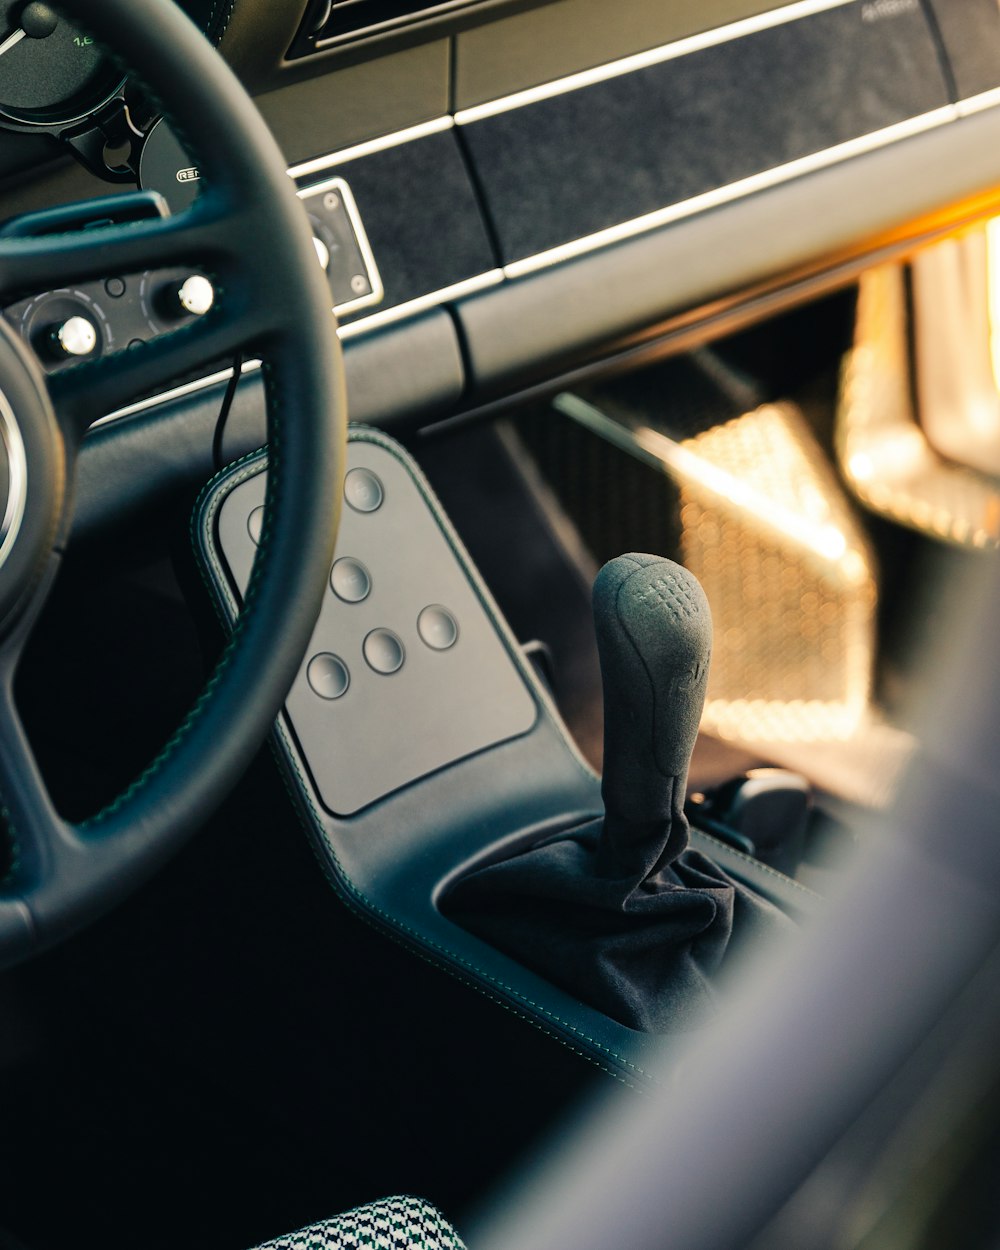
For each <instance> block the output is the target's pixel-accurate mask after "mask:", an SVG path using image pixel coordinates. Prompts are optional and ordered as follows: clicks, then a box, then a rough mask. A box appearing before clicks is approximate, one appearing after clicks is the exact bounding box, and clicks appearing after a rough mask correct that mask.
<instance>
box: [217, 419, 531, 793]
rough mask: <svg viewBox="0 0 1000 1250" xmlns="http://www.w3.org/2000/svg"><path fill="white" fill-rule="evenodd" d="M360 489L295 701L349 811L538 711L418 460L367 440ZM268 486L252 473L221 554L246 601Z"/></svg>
mask: <svg viewBox="0 0 1000 1250" xmlns="http://www.w3.org/2000/svg"><path fill="white" fill-rule="evenodd" d="M359 482H360V483H362V484H363V485H364V487H365V489H364V490H363V491H360V490H359V491H358V493H357V495H356V496H355V506H346V507H344V508H343V509H342V510H341V522H340V536H339V538H338V541H337V552H336V557H335V560H334V564H333V567H332V569H331V574H330V579H329V581H328V585H327V591H326V595H325V598H324V602H323V608H322V612H321V614H320V618H319V621H318V623H317V626H316V630H315V633H314V634H313V638H312V642H311V644H310V648H309V651H308V653H307V656H306V660H305V662H304V664H303V666H302V669H301V671H300V672H299V675H298V677H297V678H296V680H295V684H294V685H293V687H292V690H291V693H290V694H289V697H288V701H287V704H286V712H287V715H288V721H289V723H290V725H291V728H292V731H293V733H294V735H295V737H296V739H297V740H298V742H299V746H300V748H301V751H302V755H303V756H304V758H305V762H306V765H307V767H308V769H309V771H310V773H311V774H312V778H313V781H314V784H315V788H316V791H317V793H318V795H319V797H320V800H321V801H322V803H323V806H324V807H325V808H326V809H327V810H328V811H330V812H331V813H333V814H335V815H339V816H349V815H352V814H353V813H355V812H357V811H360V810H361V809H362V808H364V807H367V806H368V805H369V804H371V803H373V802H375V801H376V800H378V799H380V798H383V797H384V796H385V795H387V794H390V793H391V792H392V791H394V790H398V789H400V788H401V787H402V786H405V785H407V784H409V783H410V782H413V781H415V780H417V779H418V778H420V777H423V776H426V775H427V774H429V773H432V772H435V771H437V770H438V769H440V768H444V767H446V766H448V765H450V764H453V763H455V762H456V761H458V760H460V759H463V758H464V757H466V756H469V755H472V754H475V753H477V752H479V751H482V750H484V749H486V748H488V747H491V746H495V745H497V744H498V743H501V742H504V741H506V740H508V739H510V738H514V737H518V736H520V735H521V734H524V733H527V732H528V730H530V729H531V728H532V726H533V725H534V723H535V720H536V716H537V708H536V704H535V701H534V698H533V697H532V695H531V694H530V692H529V690H528V687H527V685H526V683H525V680H524V678H523V676H522V674H521V672H520V671H519V669H518V667H517V665H516V664H515V662H514V660H513V658H512V656H511V654H510V652H509V650H508V648H507V645H506V643H505V641H504V639H503V638H502V637H501V635H500V633H499V631H498V629H497V626H496V625H495V624H494V622H493V620H492V619H491V617H490V615H489V613H488V612H487V610H486V607H485V606H484V603H483V600H482V599H481V598H480V596H479V594H478V592H477V590H476V588H475V586H474V585H473V583H472V582H471V580H470V578H469V575H468V573H467V572H466V570H465V568H464V567H463V565H462V563H461V561H460V559H459V557H458V556H457V554H456V552H455V550H454V548H453V547H452V545H451V543H450V541H449V539H448V537H447V535H446V533H445V530H444V529H443V527H442V524H441V522H440V521H439V520H438V517H437V515H436V512H435V509H434V506H433V505H432V504H431V502H430V501H429V500H428V498H427V496H425V494H424V492H423V491H422V490H421V488H420V486H419V485H418V483H417V481H416V480H415V478H414V477H413V476H412V475H411V473H410V471H409V469H408V467H407V465H406V463H405V460H404V459H403V458H402V457H401V456H400V455H397V454H396V453H394V452H393V451H392V450H391V449H390V448H389V447H387V446H384V445H382V444H380V443H375V442H369V441H367V439H364V438H354V439H352V441H351V442H350V444H349V455H348V475H347V485H346V490H345V494H346V495H347V500H348V503H350V499H351V493H352V488H354V487H356V485H357V484H358V483H359ZM265 486H266V473H264V472H261V473H258V474H257V475H256V476H254V477H251V478H248V479H247V480H246V481H244V482H242V483H241V484H240V485H239V486H237V487H235V488H234V490H233V491H232V493H231V494H230V495H229V496H228V497H227V499H226V500H225V502H224V503H223V505H222V507H221V509H220V513H219V521H218V541H219V546H220V548H221V551H222V554H223V557H224V559H225V561H226V563H227V564H228V567H229V570H230V573H231V576H232V578H233V581H234V583H235V585H236V588H237V590H238V591H239V592H240V593H242V592H243V590H244V588H245V587H246V584H247V581H248V579H249V576H250V568H251V565H252V563H253V558H254V555H255V553H256V543H255V541H254V534H255V533H256V534H257V536H259V533H260V530H259V524H258V523H257V522H258V521H259V517H260V515H261V514H260V512H259V511H258V510H259V509H260V507H261V505H262V504H263V501H264V492H265ZM376 486H377V490H376V489H375V487H376ZM376 499H378V504H377V506H375V507H372V506H371V505H372V503H373V502H374V501H375V500H376ZM357 502H361V503H363V504H365V505H367V510H365V509H364V508H362V509H359V508H358V507H357ZM362 591H364V593H363V594H362V593H361V592H362Z"/></svg>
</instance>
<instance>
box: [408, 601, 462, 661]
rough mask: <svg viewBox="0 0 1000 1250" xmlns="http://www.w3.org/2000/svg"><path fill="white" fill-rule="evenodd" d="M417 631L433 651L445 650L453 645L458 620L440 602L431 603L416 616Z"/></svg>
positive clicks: (456, 635)
mask: <svg viewBox="0 0 1000 1250" xmlns="http://www.w3.org/2000/svg"><path fill="white" fill-rule="evenodd" d="M417 633H418V634H419V635H420V637H421V638H422V639H423V641H424V642H425V643H426V644H427V645H428V646H429V647H430V648H432V650H434V651H447V650H448V648H449V647H453V646H454V645H455V639H456V638H457V637H458V622H457V621H456V620H455V618H454V617H453V616H452V614H451V613H450V612H449V611H448V609H447V608H443V607H442V606H441V605H440V603H432V604H431V606H430V607H429V608H424V610H423V612H421V613H420V615H419V616H418V617H417Z"/></svg>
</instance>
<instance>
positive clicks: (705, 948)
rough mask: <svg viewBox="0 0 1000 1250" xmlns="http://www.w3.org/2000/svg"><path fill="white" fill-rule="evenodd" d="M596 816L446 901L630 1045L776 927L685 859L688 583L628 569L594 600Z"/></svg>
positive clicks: (696, 859) (698, 660)
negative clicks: (599, 710)
mask: <svg viewBox="0 0 1000 1250" xmlns="http://www.w3.org/2000/svg"><path fill="white" fill-rule="evenodd" d="M594 621H595V627H596V630H597V644H598V650H599V653H600V657H601V672H602V676H603V681H604V700H605V708H604V761H605V773H604V781H603V785H602V795H603V797H604V802H605V808H606V811H605V814H604V815H603V816H601V817H598V818H597V819H595V820H592V821H589V822H587V823H586V824H584V825H581V826H579V827H577V828H573V829H566V830H563V831H561V832H560V833H558V834H556V835H554V836H552V837H550V838H548V839H546V840H545V841H543V842H540V843H538V844H536V845H535V846H533V847H532V848H531V849H530V850H528V851H525V852H523V853H522V854H519V855H515V856H514V857H513V858H511V859H507V860H503V861H501V862H500V863H494V864H489V865H487V866H486V867H484V868H480V869H478V870H476V871H475V872H473V873H471V874H470V875H469V876H468V877H466V878H464V879H463V880H462V881H460V882H458V884H457V885H456V886H455V887H454V888H453V889H452V891H451V893H450V894H449V895H448V896H447V897H446V898H445V900H444V901H443V906H444V909H445V910H446V911H447V912H448V913H449V914H450V915H451V916H452V917H453V918H454V919H455V920H456V921H457V922H458V923H460V924H462V925H464V927H465V928H467V929H470V930H472V932H474V933H477V934H479V935H480V936H481V937H483V938H485V939H486V940H487V941H489V942H490V943H492V944H493V945H494V946H496V947H498V948H499V949H500V950H503V951H506V952H507V953H508V954H510V955H512V956H514V958H516V959H518V960H520V962H522V963H523V964H525V965H526V966H528V967H530V968H533V969H535V970H536V971H537V972H540V973H541V974H542V975H543V976H545V977H547V978H548V979H549V980H551V981H553V982H554V983H555V984H557V985H560V986H562V987H563V988H564V989H566V990H569V991H570V992H571V993H573V994H576V995H577V996H578V997H579V998H581V999H582V1000H583V1001H584V1002H587V1003H590V1004H591V1005H592V1006H594V1007H597V1008H598V1009H599V1010H602V1011H604V1012H605V1013H606V1014H607V1015H609V1016H611V1017H613V1018H614V1019H616V1020H619V1021H620V1022H621V1023H623V1024H627V1025H630V1026H631V1027H632V1028H635V1029H643V1030H648V1031H668V1030H670V1029H672V1028H677V1027H685V1026H687V1025H688V1024H689V1023H690V1021H691V1018H692V1016H697V1015H698V1014H700V1013H701V1012H702V1011H704V1009H705V1007H706V1006H708V1005H709V1004H710V1003H711V1002H712V1000H713V999H714V997H715V988H714V983H713V981H714V977H715V974H716V973H717V972H718V971H719V969H720V966H721V964H722V962H723V959H724V958H725V956H726V955H727V953H728V951H729V949H730V946H731V939H732V938H733V936H734V930H738V931H739V933H738V934H737V936H742V935H743V934H745V933H747V932H749V931H751V930H758V931H759V930H763V929H768V928H771V927H774V926H781V925H784V924H787V923H788V922H787V920H786V919H785V917H784V916H783V915H782V914H781V912H779V911H778V910H777V909H776V908H775V907H773V906H772V905H771V904H770V903H768V902H766V901H765V900H764V899H762V898H760V897H759V896H757V895H755V894H754V893H753V891H751V890H749V889H747V888H746V887H744V886H742V885H740V884H738V883H737V882H735V881H734V880H732V879H731V878H730V877H729V876H727V874H726V873H725V872H723V870H722V869H721V868H718V867H717V866H716V865H715V864H714V863H712V861H711V860H709V859H708V858H707V857H706V856H704V855H702V854H701V853H699V852H697V851H693V850H690V849H689V848H688V824H687V820H686V818H685V816H684V789H685V783H686V780H687V771H688V766H689V764H690V760H691V752H692V751H693V749H694V743H695V738H696V737H697V733H698V723H699V720H700V718H701V711H702V706H703V704H704V700H705V686H706V682H707V678H708V664H709V658H710V655H711V645H712V619H711V613H710V611H709V608H708V602H707V600H706V599H705V595H704V592H703V591H702V589H701V587H700V586H699V585H698V582H697V580H696V579H695V578H694V576H693V575H692V574H690V573H688V572H687V570H686V569H683V568H681V567H680V566H679V565H677V564H674V563H673V562H672V561H671V560H664V559H661V558H660V557H658V556H649V555H627V556H620V557H619V558H618V559H617V560H612V561H611V563H610V564H607V565H605V566H604V568H603V569H602V570H601V572H600V573H599V574H598V576H597V581H596V582H595V584H594Z"/></svg>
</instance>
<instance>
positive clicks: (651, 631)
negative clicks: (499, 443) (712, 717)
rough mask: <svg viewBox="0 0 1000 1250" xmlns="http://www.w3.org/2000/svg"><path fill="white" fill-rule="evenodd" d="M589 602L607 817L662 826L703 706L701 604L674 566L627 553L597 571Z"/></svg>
mask: <svg viewBox="0 0 1000 1250" xmlns="http://www.w3.org/2000/svg"><path fill="white" fill-rule="evenodd" d="M593 604H594V626H595V629H596V632H597V646H598V651H599V653H600V657H601V672H602V675H603V680H604V743H605V756H604V782H603V786H602V793H603V796H604V805H605V809H606V812H607V814H608V816H609V817H610V818H611V819H612V820H618V819H620V820H622V821H626V822H628V823H629V824H633V825H646V824H648V823H649V822H652V821H662V820H667V819H669V818H670V817H671V815H677V814H679V812H680V810H681V808H682V806H683V802H684V788H685V781H686V778H687V771H688V764H689V762H690V759H691V753H692V751H693V750H694V744H695V739H696V738H697V736H698V725H699V723H700V721H701V713H702V708H703V707H704V704H705V689H706V685H707V682H708V668H709V661H710V660H711V655H712V613H711V610H710V608H709V606H708V600H707V599H706V598H705V592H704V591H703V590H702V588H701V586H700V585H699V584H698V580H697V578H696V577H694V575H693V574H691V573H689V572H688V571H687V569H685V568H682V567H681V566H680V565H679V564H675V563H674V562H673V561H672V560H665V559H663V558H662V557H660V556H651V555H635V554H633V555H624V556H619V557H618V558H617V559H615V560H612V561H610V563H608V564H606V565H605V566H604V568H603V569H601V571H600V573H599V574H598V575H597V580H596V581H595V582H594V593H593Z"/></svg>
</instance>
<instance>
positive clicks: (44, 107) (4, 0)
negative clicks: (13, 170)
mask: <svg viewBox="0 0 1000 1250" xmlns="http://www.w3.org/2000/svg"><path fill="white" fill-rule="evenodd" d="M122 82H123V75H122V73H121V71H120V70H119V69H117V68H116V67H115V65H114V64H113V63H112V62H111V61H110V60H109V59H108V58H107V56H105V54H104V53H103V51H102V50H101V48H100V47H99V46H98V45H97V44H96V43H95V42H94V40H93V39H92V38H91V36H90V35H89V34H87V33H86V31H84V30H82V29H81V28H80V27H79V26H78V25H76V24H75V23H73V22H68V21H66V19H65V18H63V17H62V15H61V14H58V13H56V12H55V11H54V10H53V9H51V8H50V7H49V6H48V5H47V4H44V3H40V2H39V0H28V2H27V3H25V0H0V125H3V126H6V127H8V128H13V129H17V130H33V129H35V128H37V127H52V126H63V125H69V124H70V123H71V122H74V121H78V120H80V119H81V118H84V117H86V116H87V115H88V114H89V113H92V112H93V111H94V110H95V109H98V108H100V106H101V105H102V104H104V103H105V102H106V101H107V100H109V99H110V98H111V97H112V96H113V95H114V94H115V92H116V91H118V90H119V88H120V87H121V85H122Z"/></svg>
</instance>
